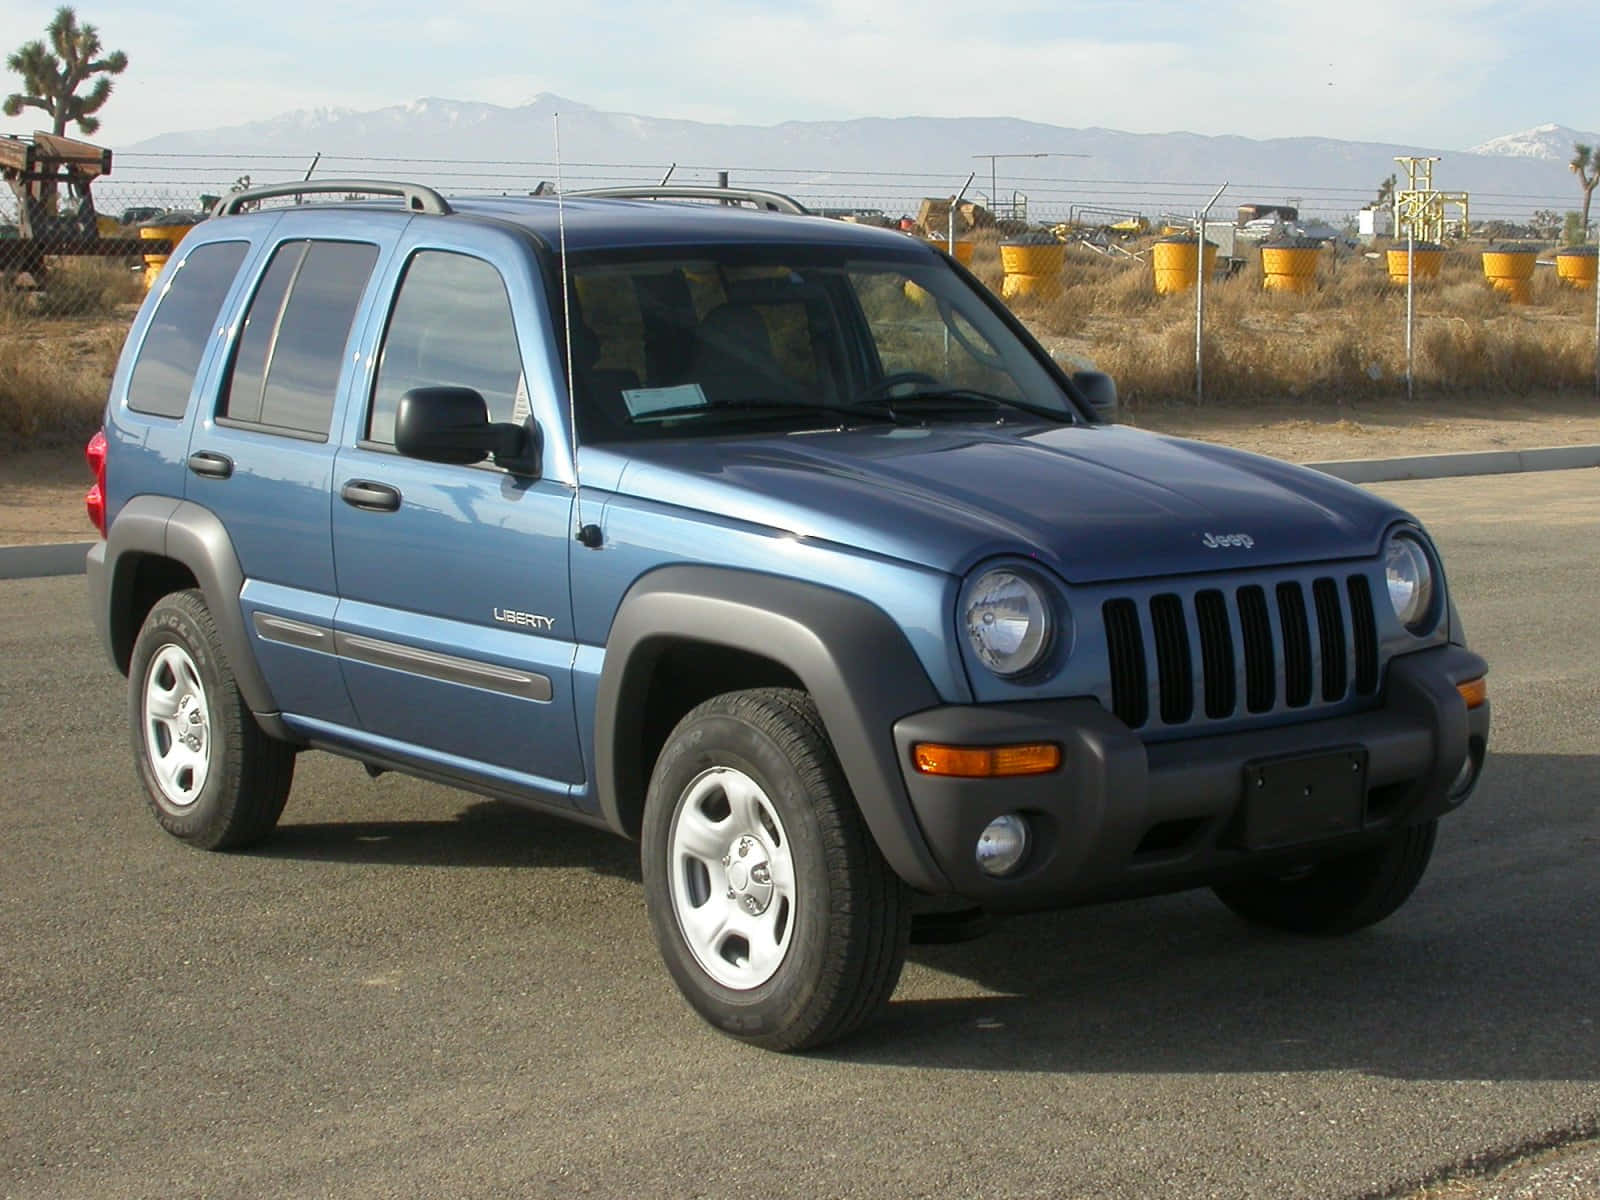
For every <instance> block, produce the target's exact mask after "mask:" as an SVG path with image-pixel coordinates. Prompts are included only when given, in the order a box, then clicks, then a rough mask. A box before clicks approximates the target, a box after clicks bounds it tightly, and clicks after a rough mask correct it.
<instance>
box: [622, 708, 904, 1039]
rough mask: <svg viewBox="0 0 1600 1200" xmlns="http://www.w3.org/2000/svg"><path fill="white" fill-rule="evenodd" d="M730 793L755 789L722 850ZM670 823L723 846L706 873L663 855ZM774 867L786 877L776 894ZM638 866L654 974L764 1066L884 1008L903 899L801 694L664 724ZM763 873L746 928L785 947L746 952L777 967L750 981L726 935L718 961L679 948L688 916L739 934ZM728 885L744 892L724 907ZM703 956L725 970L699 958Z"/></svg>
mask: <svg viewBox="0 0 1600 1200" xmlns="http://www.w3.org/2000/svg"><path fill="white" fill-rule="evenodd" d="M724 780H727V781H731V783H729V784H728V785H726V786H725V785H724V783H723V782H722V781H724ZM745 782H748V783H750V784H753V785H754V788H755V789H756V790H755V791H754V792H749V791H748V790H746V792H745V793H744V794H746V795H747V796H753V797H754V799H752V800H750V801H749V802H748V803H747V804H746V805H745V806H744V807H745V810H746V811H754V812H756V813H758V814H759V816H758V820H759V826H758V827H756V829H755V836H754V837H753V838H740V837H737V836H734V835H736V834H737V833H738V831H739V829H740V828H741V826H740V825H739V824H738V821H737V810H738V804H737V802H736V800H735V790H734V785H735V784H736V785H737V786H738V787H739V788H743V787H744V786H745ZM719 793H725V794H722V795H721V796H720V798H719ZM720 806H725V807H726V809H727V812H728V816H727V817H726V818H725V819H723V820H724V822H725V824H724V825H717V824H713V823H712V822H714V821H715V820H717V818H715V817H713V816H708V815H707V814H711V813H716V812H719V811H721V807H720ZM680 814H683V815H682V817H681V820H682V821H683V822H685V823H689V822H691V821H692V820H693V819H694V818H695V814H698V816H699V818H701V819H703V820H704V822H705V823H703V824H701V825H700V826H699V827H700V828H701V829H703V830H705V831H706V837H707V838H709V839H711V842H712V844H714V845H719V846H720V845H721V842H720V841H719V840H717V839H719V838H721V837H722V836H723V834H724V833H727V834H728V838H729V846H730V852H729V854H728V855H727V856H725V857H723V858H722V859H721V860H720V861H721V864H722V866H721V868H719V867H718V861H717V859H716V858H715V851H714V850H713V851H711V852H709V854H708V855H706V856H703V857H695V856H692V855H690V854H687V853H685V851H684V849H683V846H684V843H683V841H682V840H679V841H676V842H675V841H674V838H675V837H679V838H680V839H681V837H683V836H685V835H682V834H681V833H680ZM685 827H687V824H685ZM741 841H742V842H747V843H753V846H752V854H753V857H752V859H750V860H749V861H750V862H755V861H757V860H759V864H760V865H759V868H758V869H757V870H752V871H749V872H748V879H746V877H745V876H743V875H737V876H736V874H735V873H736V872H737V871H740V870H741V869H742V864H739V863H737V862H735V861H734V856H735V855H736V854H738V853H739V849H738V847H739V845H740V843H741ZM675 847H676V848H675ZM784 854H787V856H788V859H787V862H788V864H789V867H790V868H792V869H788V875H787V877H786V878H787V880H788V891H787V892H785V891H784V890H783V880H784V879H785V876H784V874H783V870H781V869H780V868H781V866H782V861H783V860H782V855H784ZM763 855H765V856H766V857H762V856H763ZM641 858H642V866H643V874H644V888H645V901H646V904H647V906H648V908H649V912H650V922H651V925H652V927H653V929H654V932H655V937H656V942H657V944H658V945H659V946H660V948H661V954H662V957H663V958H664V959H665V960H666V964H667V969H668V970H669V971H670V972H671V973H672V977H673V979H674V981H676V983H677V985H678V988H679V990H680V991H682V993H683V995H684V997H685V998H686V999H687V1000H688V1001H689V1003H690V1004H691V1005H693V1007H694V1008H695V1009H696V1011H698V1012H699V1013H700V1015H701V1016H702V1017H704V1018H705V1019H706V1020H707V1021H708V1022H710V1023H711V1024H712V1025H714V1026H716V1027H717V1028H718V1029H720V1030H722V1031H723V1032H725V1033H728V1034H731V1035H732V1036H734V1037H736V1038H739V1039H740V1040H742V1041H746V1042H749V1043H751V1044H752V1045H756V1046H761V1047H764V1048H766V1049H769V1050H805V1049H813V1048H815V1047H818V1046H822V1045H825V1044H827V1043H829V1042H833V1041H837V1040H838V1039H840V1038H842V1037H844V1036H845V1035H847V1034H849V1033H851V1032H853V1031H854V1030H856V1029H858V1028H859V1027H860V1026H861V1025H863V1024H864V1023H865V1022H867V1021H868V1020H870V1019H871V1018H872V1017H873V1016H875V1015H876V1014H877V1013H878V1012H879V1011H880V1010H881V1009H882V1008H883V1007H884V1006H885V1005H886V1004H887V1003H888V1001H889V997H890V995H891V994H892V993H893V991H894V987H895V983H896V982H897V981H898V980H899V978H900V968H901V966H902V965H903V964H904V962H905V955H906V946H907V943H908V940H909V936H910V928H911V897H910V892H909V891H908V889H907V888H906V886H905V884H903V883H902V882H901V881H900V879H899V878H898V877H897V876H896V875H895V874H894V872H893V870H891V869H890V867H889V865H888V864H887V863H886V862H885V861H884V860H883V856H882V855H881V854H880V853H879V851H878V847H877V844H876V843H875V842H874V841H873V839H872V835H871V833H870V832H869V831H868V829H867V827H866V824H865V822H864V821H863V820H862V817H861V813H860V811H859V810H858V809H857V807H856V803H855V799H854V797H853V796H852V795H851V793H850V788H849V785H848V783H847V782H846V781H845V777H844V772H843V771H842V770H841V768H840V767H839V763H838V760H837V759H836V758H835V756H834V753H833V748H832V746H831V745H830V744H829V742H828V738H827V734H826V732H825V731H824V729H823V726H822V721H821V718H820V717H819V716H818V715H817V710H816V707H815V705H814V704H813V703H812V702H811V699H810V697H809V696H807V695H806V694H805V693H803V692H798V691H793V690H790V689H784V688H764V689H758V690H752V691H744V692H730V693H727V694H725V695H721V696H717V697H715V698H713V699H711V700H708V701H706V702H705V703H704V704H701V705H700V706H699V707H698V708H696V709H694V710H693V711H691V712H690V713H689V714H688V715H687V716H685V717H684V718H683V720H682V721H680V722H679V723H678V726H677V728H676V729H674V730H673V731H672V734H671V736H669V737H668V739H667V741H666V744H665V746H664V747H663V748H662V751H661V754H660V757H659V758H658V759H657V760H656V764H655V770H654V771H653V773H652V775H651V778H650V789H649V793H648V795H647V797H646V801H645V812H644V828H643V834H642V847H641ZM769 860H770V861H769ZM769 866H770V867H771V874H770V875H769V877H768V878H769V881H771V883H770V886H769V888H768V891H767V893H766V895H767V897H768V903H767V905H766V907H765V908H763V910H762V912H761V914H760V915H759V917H751V918H749V921H748V922H747V923H748V924H751V925H752V926H753V927H755V928H756V929H757V930H758V932H759V933H760V934H762V935H766V934H770V933H776V932H777V931H786V933H785V934H784V935H783V938H781V939H780V941H783V940H784V939H786V941H785V942H784V944H783V945H782V946H781V948H778V949H774V948H773V945H772V944H771V943H769V944H767V946H766V948H765V950H764V951H762V955H764V956H765V957H766V958H767V959H769V960H776V963H777V965H776V966H775V967H770V971H771V973H770V975H766V976H762V971H763V970H764V969H769V968H764V967H762V966H761V965H760V964H759V963H758V961H757V960H758V957H760V956H758V953H757V950H756V949H755V948H754V947H753V946H752V944H751V941H747V940H746V939H745V938H743V937H742V936H741V935H740V934H739V932H738V931H737V930H735V931H734V932H732V933H731V934H727V935H723V936H726V938H727V941H726V942H724V943H723V944H722V945H720V946H718V945H714V944H713V943H714V942H715V938H712V939H709V940H708V939H704V938H702V939H699V940H698V942H697V943H692V942H691V939H690V937H689V935H688V933H687V932H686V929H687V928H688V926H687V925H686V922H687V921H688V920H690V919H691V917H692V916H693V914H694V913H699V912H705V913H707V914H708V918H707V919H708V920H710V919H712V918H714V917H715V916H716V913H717V911H718V910H720V911H722V912H723V913H724V914H729V915H727V916H725V923H729V924H731V923H732V922H734V921H744V920H745V913H744V912H743V910H742V909H741V908H740V905H742V904H755V903H759V902H760V896H759V895H754V894H753V892H754V890H755V889H757V888H758V883H759V872H760V869H761V868H767V867H769ZM786 869H787V868H786ZM674 872H676V877H675V876H674ZM697 880H698V882H697ZM736 881H738V883H739V887H741V888H743V887H746V886H748V887H749V888H750V889H752V891H751V892H745V893H743V894H741V896H740V898H739V900H738V901H737V902H736V901H735V898H734V895H735V888H734V884H735V882H736ZM675 888H677V889H678V891H677V893H676V896H677V897H678V898H677V899H675V892H674V889H675ZM696 889H699V890H701V891H703V892H705V896H706V898H705V899H704V900H703V901H702V902H700V903H701V905H702V907H695V906H694V892H695V891H696ZM774 889H776V890H774ZM782 905H788V906H789V907H788V910H787V912H786V913H785V911H784V909H783V908H782V907H780V906H782ZM751 911H752V912H753V911H754V910H753V909H752V910H751ZM680 913H682V914H683V915H681V916H680ZM757 936H758V933H756V932H753V933H751V934H750V938H751V939H756V938H757ZM741 942H743V944H744V948H745V951H746V953H745V957H744V960H743V961H742V962H741V961H740V959H739V957H738V953H737V948H738V946H739V944H740V943H741ZM695 944H698V945H699V946H700V950H699V951H698V952H697V950H696V949H695ZM729 945H731V946H733V947H734V952H733V953H732V954H731V956H730V955H729V951H728V949H727V947H728V946H729ZM719 953H720V954H721V955H723V956H724V958H725V959H726V961H723V960H722V959H719V958H716V957H714V955H716V954H719ZM697 954H704V955H705V956H706V959H705V962H702V960H701V958H700V957H697ZM708 964H709V965H708ZM713 971H717V972H718V973H720V974H722V975H723V976H724V977H725V978H724V979H723V980H721V981H719V979H718V978H717V977H715V975H713V973H712V972H713ZM727 976H735V977H736V978H733V979H728V978H726V977H727ZM744 976H748V977H749V978H748V979H745V978H743V977H744ZM746 983H748V984H749V986H745V984H746Z"/></svg>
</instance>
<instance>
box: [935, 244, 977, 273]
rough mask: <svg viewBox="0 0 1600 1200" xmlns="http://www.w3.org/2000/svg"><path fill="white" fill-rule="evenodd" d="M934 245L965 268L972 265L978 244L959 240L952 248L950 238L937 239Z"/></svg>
mask: <svg viewBox="0 0 1600 1200" xmlns="http://www.w3.org/2000/svg"><path fill="white" fill-rule="evenodd" d="M934 245H936V246H938V247H939V249H941V250H943V251H945V253H947V254H949V255H951V256H952V257H954V259H955V260H956V261H957V262H958V263H960V264H961V265H962V266H963V267H970V266H971V265H972V251H973V250H974V249H975V248H976V245H977V243H975V242H964V241H962V240H961V239H960V238H957V239H956V243H955V245H954V246H951V244H950V241H949V239H948V238H935V239H934Z"/></svg>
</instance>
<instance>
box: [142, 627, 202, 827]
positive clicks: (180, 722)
mask: <svg viewBox="0 0 1600 1200" xmlns="http://www.w3.org/2000/svg"><path fill="white" fill-rule="evenodd" d="M144 748H145V756H146V757H147V758H148V759H149V760H150V772H151V774H153V775H154V776H155V780H156V784H157V786H159V787H160V788H161V794H162V796H164V797H165V798H166V801H167V803H168V804H171V805H172V806H173V807H174V808H187V807H188V806H189V805H191V804H193V803H194V802H195V801H196V800H197V799H199V796H200V789H202V788H203V787H205V785H206V776H207V775H208V774H209V773H210V769H211V710H210V708H209V706H208V705H207V703H206V689H205V686H204V685H203V684H202V683H201V682H200V672H199V670H198V669H197V668H196V667H195V665H194V659H192V658H191V657H189V652H188V651H187V650H185V649H184V648H183V647H182V646H180V645H178V644H177V643H175V642H168V643H167V644H166V645H164V646H162V647H161V649H160V650H158V651H157V652H156V654H155V656H154V657H153V658H151V660H150V666H149V669H148V670H146V671H145V676H144Z"/></svg>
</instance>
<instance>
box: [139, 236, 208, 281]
mask: <svg viewBox="0 0 1600 1200" xmlns="http://www.w3.org/2000/svg"><path fill="white" fill-rule="evenodd" d="M193 228H194V226H193V225H141V226H139V237H140V238H142V239H143V240H144V241H147V242H168V243H170V246H169V248H168V249H166V250H164V251H162V252H161V253H160V254H146V255H145V256H144V290H145V291H147V292H148V291H149V290H150V289H151V288H153V287H155V285H156V276H158V275H160V274H161V268H162V267H164V266H166V265H167V259H168V258H170V257H172V251H173V250H176V249H177V248H178V243H179V242H181V241H183V239H184V237H185V235H187V234H188V232H189V230H191V229H193Z"/></svg>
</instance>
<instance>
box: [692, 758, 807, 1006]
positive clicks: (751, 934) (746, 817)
mask: <svg viewBox="0 0 1600 1200" xmlns="http://www.w3.org/2000/svg"><path fill="white" fill-rule="evenodd" d="M667 854H668V860H667V877H668V882H669V886H670V887H671V890H672V912H673V916H674V917H675V918H676V919H677V922H678V929H679V931H680V932H681V933H682V934H683V940H684V942H685V943H686V944H687V945H688V947H689V950H690V951H691V952H692V953H693V954H694V957H695V961H696V962H698V963H699V964H700V966H701V968H702V969H703V970H704V971H705V973H706V974H707V975H709V976H711V978H712V979H714V980H716V981H717V982H718V983H720V984H721V985H722V986H723V987H726V988H732V989H733V990H734V991H749V990H750V989H751V988H757V987H760V986H761V985H762V984H764V983H766V982H767V980H769V979H771V978H772V977H773V975H775V974H776V973H777V971H778V968H779V967H780V966H782V965H783V960H784V956H785V955H786V954H787V953H788V951H789V942H790V939H791V938H792V937H793V935H794V923H795V874H794V859H793V858H792V857H791V855H790V853H789V835H788V834H787V833H786V832H785V831H784V828H783V823H782V822H781V821H779V820H778V813H777V810H776V809H774V808H773V806H772V802H771V801H770V800H768V799H767V795H766V793H765V792H764V791H762V790H761V785H760V784H758V783H756V781H755V780H753V779H751V778H750V776H748V775H746V774H745V773H744V772H743V771H737V770H734V769H733V768H731V767H712V768H711V769H709V770H707V771H702V772H701V773H700V774H699V775H697V776H695V778H694V779H693V780H692V781H691V782H690V783H689V786H688V787H686V788H685V789H684V790H683V794H682V795H681V796H679V797H678V804H677V808H676V810H675V811H674V812H673V814H672V828H671V831H670V832H669V834H668V836H667Z"/></svg>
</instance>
